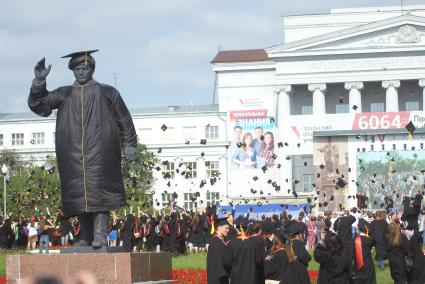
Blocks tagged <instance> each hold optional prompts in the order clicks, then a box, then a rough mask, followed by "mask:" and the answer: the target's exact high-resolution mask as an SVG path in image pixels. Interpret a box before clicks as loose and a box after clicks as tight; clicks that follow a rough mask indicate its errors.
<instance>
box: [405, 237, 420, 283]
mask: <svg viewBox="0 0 425 284" xmlns="http://www.w3.org/2000/svg"><path fill="white" fill-rule="evenodd" d="M409 232H410V233H409ZM404 233H405V234H406V235H407V237H408V240H409V255H410V256H411V257H412V259H413V267H412V268H411V269H409V270H407V283H408V284H424V283H425V255H424V254H423V251H422V236H421V235H420V234H419V233H418V232H417V231H414V230H406V231H405V232H404Z"/></svg>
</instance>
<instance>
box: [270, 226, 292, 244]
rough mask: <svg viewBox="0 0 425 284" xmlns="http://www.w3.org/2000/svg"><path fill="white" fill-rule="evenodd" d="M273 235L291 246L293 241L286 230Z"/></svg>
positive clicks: (275, 232) (278, 230) (279, 230)
mask: <svg viewBox="0 0 425 284" xmlns="http://www.w3.org/2000/svg"><path fill="white" fill-rule="evenodd" d="M273 235H274V236H275V237H276V238H278V239H279V240H280V241H281V242H282V243H283V244H285V245H289V244H290V243H291V239H290V238H289V236H288V234H287V233H286V232H285V231H284V230H281V229H277V230H275V231H274V232H273Z"/></svg>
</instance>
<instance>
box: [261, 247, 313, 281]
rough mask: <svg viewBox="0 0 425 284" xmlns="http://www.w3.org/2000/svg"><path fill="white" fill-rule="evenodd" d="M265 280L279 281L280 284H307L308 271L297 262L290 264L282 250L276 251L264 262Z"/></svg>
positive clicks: (308, 279) (308, 278)
mask: <svg viewBox="0 0 425 284" xmlns="http://www.w3.org/2000/svg"><path fill="white" fill-rule="evenodd" d="M264 275H265V277H266V279H269V280H277V281H281V282H280V283H282V284H283V283H290V284H309V283H310V277H309V275H308V271H307V270H306V268H305V267H304V265H302V264H301V263H300V262H299V261H298V260H295V261H293V262H292V263H290V262H289V261H288V256H287V255H286V252H285V251H284V250H278V251H276V252H274V253H273V254H272V257H271V258H270V259H266V261H265V262H264Z"/></svg>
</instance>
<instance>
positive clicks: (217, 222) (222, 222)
mask: <svg viewBox="0 0 425 284" xmlns="http://www.w3.org/2000/svg"><path fill="white" fill-rule="evenodd" d="M214 225H215V227H218V226H224V225H229V226H230V223H229V221H228V217H223V218H218V219H217V220H215V221H214Z"/></svg>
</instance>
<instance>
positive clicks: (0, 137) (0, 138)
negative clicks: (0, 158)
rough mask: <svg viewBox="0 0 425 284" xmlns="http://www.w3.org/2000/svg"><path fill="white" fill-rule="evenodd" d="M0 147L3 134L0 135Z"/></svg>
mask: <svg viewBox="0 0 425 284" xmlns="http://www.w3.org/2000/svg"><path fill="white" fill-rule="evenodd" d="M0 146H3V134H0Z"/></svg>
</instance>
